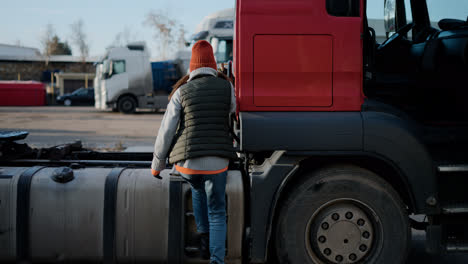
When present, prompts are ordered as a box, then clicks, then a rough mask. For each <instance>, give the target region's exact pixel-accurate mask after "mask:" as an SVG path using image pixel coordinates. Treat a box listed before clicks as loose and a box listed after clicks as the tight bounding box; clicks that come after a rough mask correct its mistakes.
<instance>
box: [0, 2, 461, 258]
mask: <svg viewBox="0 0 468 264" xmlns="http://www.w3.org/2000/svg"><path fill="white" fill-rule="evenodd" d="M429 4H430V2H429V3H426V1H410V5H407V6H405V1H403V0H386V1H385V6H386V8H385V13H386V19H387V21H386V24H387V30H388V31H389V32H390V31H395V32H393V35H391V34H389V35H391V37H390V38H388V39H387V40H386V41H385V42H383V43H376V41H375V34H374V31H373V29H372V28H370V27H369V26H368V24H367V19H366V2H365V1H339V0H323V1H288V0H277V1H274V2H271V1H268V4H267V1H265V0H238V1H237V2H236V16H237V18H236V38H235V41H234V49H235V52H234V65H235V67H234V68H235V77H236V79H235V88H236V96H237V100H238V104H237V107H238V109H237V118H235V120H234V122H233V124H232V129H233V134H235V135H236V137H235V138H236V147H237V151H238V153H239V158H238V159H236V160H233V161H232V162H231V164H230V166H229V176H228V184H227V196H228V197H227V201H228V202H227V219H228V220H227V221H228V235H227V257H226V262H227V263H266V262H267V261H276V262H279V263H292V264H303V263H314V264H325V263H327V264H328V263H335V264H338V263H372V264H373V263H379V264H395V263H405V260H406V257H407V254H408V251H409V248H410V241H411V228H414V229H418V230H424V231H425V232H426V234H427V237H426V241H427V242H426V243H427V250H428V251H429V252H430V253H432V254H446V253H451V252H466V251H467V248H468V246H467V245H468V236H467V234H468V225H467V218H468V206H467V204H468V199H467V196H466V186H467V185H468V154H467V153H468V152H467V149H468V114H467V106H466V100H465V99H466V98H467V96H466V95H467V94H466V93H467V90H466V87H467V84H468V82H467V75H466V72H467V71H468V64H467V62H468V60H467V58H468V57H467V51H468V22H467V21H465V20H456V19H444V20H441V21H440V22H439V27H440V30H438V29H435V28H432V27H431V24H430V22H429V21H430V16H431V12H430V10H431V8H430V6H428V5H429ZM428 7H429V8H428ZM407 8H411V9H412V12H411V13H412V16H413V18H412V22H411V23H408V22H407V17H406V14H407V12H406V9H407ZM410 29H411V30H412V34H413V38H412V40H409V39H408V38H407V34H408V32H409V31H410ZM271 54H274V55H275V56H271ZM14 139H18V136H10V140H8V139H4V140H3V141H2V142H1V144H0V146H1V149H2V151H0V158H2V161H1V163H0V190H1V192H0V195H2V198H1V200H2V203H0V210H1V211H0V212H1V213H0V228H1V229H0V230H5V231H4V232H0V241H1V242H2V243H0V246H1V247H0V260H1V261H5V260H11V261H18V260H36V261H45V260H46V261H57V260H61V261H62V260H63V261H81V260H91V261H95V262H99V261H104V262H115V261H119V262H127V261H128V262H131V261H135V262H149V261H154V262H163V263H204V261H203V260H202V259H201V258H200V256H199V255H197V234H196V228H195V224H194V218H193V211H192V208H191V202H190V199H191V194H190V192H189V191H188V189H189V186H187V184H186V183H185V182H184V181H183V180H182V178H181V177H180V175H178V173H177V172H172V171H171V170H169V169H168V170H164V171H163V172H162V173H161V175H162V176H163V180H162V181H160V180H158V179H156V178H152V177H151V176H150V171H149V166H150V162H151V159H152V154H151V153H140V154H139V153H97V152H92V151H87V150H84V149H81V148H79V145H76V144H75V145H67V146H58V147H56V148H50V149H42V150H34V149H30V148H28V147H27V146H24V145H22V144H19V143H14V142H13V140H14ZM145 171H146V172H145ZM3 201H4V202H3ZM411 214H418V215H425V216H427V221H420V222H418V221H415V220H413V219H411V218H410V217H409V216H410V215H411ZM64 234H66V235H64ZM75 245H76V246H75Z"/></svg>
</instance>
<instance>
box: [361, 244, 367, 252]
mask: <svg viewBox="0 0 468 264" xmlns="http://www.w3.org/2000/svg"><path fill="white" fill-rule="evenodd" d="M359 250H361V251H362V252H364V251H366V250H367V246H366V245H360V246H359Z"/></svg>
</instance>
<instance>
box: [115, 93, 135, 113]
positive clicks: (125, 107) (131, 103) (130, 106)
mask: <svg viewBox="0 0 468 264" xmlns="http://www.w3.org/2000/svg"><path fill="white" fill-rule="evenodd" d="M117 107H118V109H119V111H120V112H121V113H124V114H133V113H135V110H136V101H135V99H133V97H130V96H124V97H122V98H120V99H119V102H118V104H117Z"/></svg>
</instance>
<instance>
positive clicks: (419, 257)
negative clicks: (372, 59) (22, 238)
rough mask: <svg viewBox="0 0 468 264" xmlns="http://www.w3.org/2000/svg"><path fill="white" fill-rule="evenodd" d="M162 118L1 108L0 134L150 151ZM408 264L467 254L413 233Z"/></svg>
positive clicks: (433, 263) (451, 263)
mask: <svg viewBox="0 0 468 264" xmlns="http://www.w3.org/2000/svg"><path fill="white" fill-rule="evenodd" d="M163 114H164V113H163V112H151V111H139V112H138V113H136V114H132V115H124V114H120V113H113V112H112V111H101V110H97V109H95V108H93V107H61V106H54V107H0V120H1V122H0V131H1V130H27V131H29V132H30V134H29V136H28V137H27V139H26V140H24V142H26V143H28V144H30V145H31V146H34V147H50V146H55V145H59V144H64V143H70V142H73V141H75V140H81V141H82V143H83V145H84V146H85V147H87V148H91V149H95V150H104V151H105V150H108V151H121V150H125V149H144V150H149V149H151V148H152V146H153V144H154V140H155V138H156V135H157V132H158V130H159V126H160V124H161V120H162V118H163ZM419 220H422V219H419ZM407 263H411V264H419V263H423V264H467V263H468V254H450V255H443V256H431V255H429V254H427V253H426V252H425V233H424V232H423V231H417V230H413V235H412V247H411V250H410V253H409V258H408V261H407Z"/></svg>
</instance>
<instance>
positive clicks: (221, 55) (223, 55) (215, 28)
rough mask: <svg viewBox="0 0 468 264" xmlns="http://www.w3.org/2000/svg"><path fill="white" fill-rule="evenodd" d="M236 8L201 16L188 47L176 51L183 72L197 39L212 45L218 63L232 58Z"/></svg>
mask: <svg viewBox="0 0 468 264" xmlns="http://www.w3.org/2000/svg"><path fill="white" fill-rule="evenodd" d="M235 14H236V10H235V9H234V8H229V9H224V10H221V11H218V12H215V13H213V14H210V15H208V16H206V17H205V18H203V20H202V21H201V22H200V24H198V26H197V28H196V30H195V32H196V33H195V34H194V35H193V36H192V37H191V40H190V42H189V43H188V45H187V46H188V47H187V48H186V49H184V50H180V51H178V52H177V53H176V56H175V57H176V59H177V60H179V61H181V62H182V65H183V66H182V68H183V70H184V72H188V70H189V64H190V57H191V53H192V46H193V44H195V42H197V41H198V40H206V41H208V42H210V43H211V45H212V46H213V52H214V54H215V57H216V61H217V63H218V64H224V63H227V62H228V61H229V60H232V58H233V45H232V43H233V38H234V21H235Z"/></svg>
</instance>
